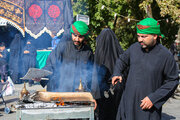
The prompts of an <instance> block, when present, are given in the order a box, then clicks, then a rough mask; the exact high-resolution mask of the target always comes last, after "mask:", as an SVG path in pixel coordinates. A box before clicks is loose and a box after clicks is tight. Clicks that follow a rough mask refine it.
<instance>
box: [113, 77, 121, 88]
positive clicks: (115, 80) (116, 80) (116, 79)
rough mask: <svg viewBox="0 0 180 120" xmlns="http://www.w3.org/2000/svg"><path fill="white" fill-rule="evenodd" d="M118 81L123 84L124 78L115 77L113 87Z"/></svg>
mask: <svg viewBox="0 0 180 120" xmlns="http://www.w3.org/2000/svg"><path fill="white" fill-rule="evenodd" d="M118 80H119V82H120V83H121V82H122V77H121V76H114V77H113V78H112V85H113V86H114V85H115V84H116V83H117V82H118Z"/></svg>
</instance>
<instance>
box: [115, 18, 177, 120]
mask: <svg viewBox="0 0 180 120" xmlns="http://www.w3.org/2000/svg"><path fill="white" fill-rule="evenodd" d="M136 28H137V39H138V42H136V43H134V44H132V45H131V46H130V47H129V48H128V49H127V50H126V51H125V52H124V53H123V54H122V55H120V57H119V59H118V60H117V63H116V66H115V69H114V73H113V78H112V84H113V85H114V84H116V83H117V81H120V82H122V80H123V79H122V73H123V71H124V69H125V68H127V67H129V73H128V78H127V80H126V87H125V90H124V93H123V95H122V99H121V102H120V105H119V109H118V113H117V114H118V115H117V120H161V110H162V105H163V104H164V103H165V102H166V101H167V100H168V98H169V97H171V95H172V94H173V92H174V90H175V89H176V87H177V85H178V69H177V66H176V62H175V60H174V57H173V55H172V54H171V53H170V52H169V50H168V49H167V48H166V47H164V46H163V45H162V44H160V43H159V39H160V37H161V36H162V35H161V32H160V24H159V23H158V22H157V21H156V20H155V19H153V18H145V19H143V20H142V21H140V22H139V23H138V24H137V27H136Z"/></svg>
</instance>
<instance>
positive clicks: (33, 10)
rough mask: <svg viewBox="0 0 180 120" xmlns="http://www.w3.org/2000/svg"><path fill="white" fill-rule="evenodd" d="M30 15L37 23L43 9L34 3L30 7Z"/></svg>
mask: <svg viewBox="0 0 180 120" xmlns="http://www.w3.org/2000/svg"><path fill="white" fill-rule="evenodd" d="M28 12H29V16H31V17H32V18H34V22H35V23H36V21H37V18H39V17H40V16H41V15H42V9H41V7H40V6H39V5H36V4H33V5H31V7H29V10H28Z"/></svg>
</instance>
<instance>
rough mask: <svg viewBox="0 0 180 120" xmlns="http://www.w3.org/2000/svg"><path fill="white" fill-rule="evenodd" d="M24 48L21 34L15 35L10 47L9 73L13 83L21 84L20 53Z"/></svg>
mask: <svg viewBox="0 0 180 120" xmlns="http://www.w3.org/2000/svg"><path fill="white" fill-rule="evenodd" d="M23 46H24V41H23V37H22V35H21V34H19V33H18V34H16V35H15V37H14V39H13V41H12V42H11V45H10V57H9V71H10V77H11V79H12V80H13V82H14V83H22V80H20V79H19V78H20V77H21V74H20V71H21V52H22V49H23Z"/></svg>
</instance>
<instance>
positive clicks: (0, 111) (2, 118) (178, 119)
mask: <svg viewBox="0 0 180 120" xmlns="http://www.w3.org/2000/svg"><path fill="white" fill-rule="evenodd" d="M22 88H23V84H16V85H15V89H16V90H15V93H14V94H13V95H11V96H5V97H4V99H5V101H6V103H7V106H8V107H11V105H13V104H16V102H17V101H18V100H19V95H20V91H21V90H22ZM27 90H28V91H29V92H30V93H33V92H35V91H37V90H40V91H41V90H44V88H42V87H41V86H40V85H39V84H36V85H34V86H32V87H28V85H27ZM0 120H16V112H11V113H9V114H5V113H4V105H3V104H2V99H0ZM162 120H180V100H177V99H174V98H170V99H169V100H168V101H167V102H166V103H165V104H164V105H163V113H162Z"/></svg>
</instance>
